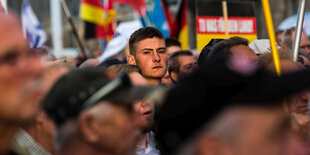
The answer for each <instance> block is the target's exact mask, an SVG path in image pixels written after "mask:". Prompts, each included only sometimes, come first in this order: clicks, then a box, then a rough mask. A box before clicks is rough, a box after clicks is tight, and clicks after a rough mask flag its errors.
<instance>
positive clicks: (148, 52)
mask: <svg viewBox="0 0 310 155" xmlns="http://www.w3.org/2000/svg"><path fill="white" fill-rule="evenodd" d="M143 54H151V52H150V51H145V52H143Z"/></svg>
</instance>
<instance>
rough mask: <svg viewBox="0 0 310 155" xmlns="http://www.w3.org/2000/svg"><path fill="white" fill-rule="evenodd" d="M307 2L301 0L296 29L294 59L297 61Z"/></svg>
mask: <svg viewBox="0 0 310 155" xmlns="http://www.w3.org/2000/svg"><path fill="white" fill-rule="evenodd" d="M306 4H307V0H299V7H298V16H297V25H296V29H295V37H294V44H293V52H294V57H293V60H294V61H295V62H297V57H298V50H299V45H300V40H301V34H302V27H303V23H304V16H305V9H306Z"/></svg>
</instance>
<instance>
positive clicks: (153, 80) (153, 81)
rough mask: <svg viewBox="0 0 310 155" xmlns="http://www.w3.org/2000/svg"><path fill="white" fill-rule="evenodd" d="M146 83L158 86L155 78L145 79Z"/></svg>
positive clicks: (158, 80) (158, 81)
mask: <svg viewBox="0 0 310 155" xmlns="http://www.w3.org/2000/svg"><path fill="white" fill-rule="evenodd" d="M145 79H146V81H147V82H148V83H149V84H150V85H159V84H160V79H157V78H147V77H145Z"/></svg>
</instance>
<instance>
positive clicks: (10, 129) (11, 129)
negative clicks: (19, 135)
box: [0, 124, 19, 154]
mask: <svg viewBox="0 0 310 155" xmlns="http://www.w3.org/2000/svg"><path fill="white" fill-rule="evenodd" d="M18 129H19V126H17V125H12V124H10V125H8V124H0V137H1V140H0V154H6V153H7V152H8V151H9V149H10V147H11V144H12V142H13V140H14V137H15V134H16V132H17V131H18Z"/></svg>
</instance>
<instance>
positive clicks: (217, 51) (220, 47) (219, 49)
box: [208, 37, 249, 59]
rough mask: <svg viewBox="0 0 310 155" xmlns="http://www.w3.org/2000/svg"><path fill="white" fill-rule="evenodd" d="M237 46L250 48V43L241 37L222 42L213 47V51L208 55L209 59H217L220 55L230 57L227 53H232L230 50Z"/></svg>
mask: <svg viewBox="0 0 310 155" xmlns="http://www.w3.org/2000/svg"><path fill="white" fill-rule="evenodd" d="M236 45H245V46H248V45H249V41H248V40H247V39H245V38H241V37H231V38H229V39H225V40H222V41H220V42H219V43H217V44H216V45H214V46H213V48H212V50H211V51H210V53H209V55H208V59H210V58H211V57H216V56H220V55H221V56H225V55H229V54H230V53H227V52H229V51H230V48H232V47H233V46H236ZM224 51H225V52H224Z"/></svg>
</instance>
